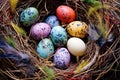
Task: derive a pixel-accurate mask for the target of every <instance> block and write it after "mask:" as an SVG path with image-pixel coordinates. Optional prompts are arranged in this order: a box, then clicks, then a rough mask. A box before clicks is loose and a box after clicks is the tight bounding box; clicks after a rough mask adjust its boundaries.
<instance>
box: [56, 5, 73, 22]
mask: <svg viewBox="0 0 120 80" xmlns="http://www.w3.org/2000/svg"><path fill="white" fill-rule="evenodd" d="M56 15H57V17H58V19H59V20H60V21H62V22H64V23H69V22H72V21H74V19H75V11H74V10H73V9H72V8H71V7H69V6H66V5H60V6H59V7H58V8H57V9H56Z"/></svg>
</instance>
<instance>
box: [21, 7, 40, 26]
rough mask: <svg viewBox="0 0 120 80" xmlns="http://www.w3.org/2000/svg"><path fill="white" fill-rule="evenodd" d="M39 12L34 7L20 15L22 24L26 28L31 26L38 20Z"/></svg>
mask: <svg viewBox="0 0 120 80" xmlns="http://www.w3.org/2000/svg"><path fill="white" fill-rule="evenodd" d="M38 16H39V12H38V10H37V9H36V8H34V7H29V8H26V9H24V10H23V11H22V12H21V14H20V22H21V23H22V24H23V25H24V26H30V25H32V24H33V23H35V21H36V20H37V18H38Z"/></svg>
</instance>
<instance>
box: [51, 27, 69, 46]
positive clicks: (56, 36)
mask: <svg viewBox="0 0 120 80" xmlns="http://www.w3.org/2000/svg"><path fill="white" fill-rule="evenodd" d="M50 37H51V39H52V41H53V43H54V45H55V46H64V45H65V44H66V43H67V32H66V30H65V29H64V28H63V27H61V26H55V27H53V28H52V30H51V33H50Z"/></svg>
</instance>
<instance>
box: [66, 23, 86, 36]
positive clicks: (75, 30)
mask: <svg viewBox="0 0 120 80" xmlns="http://www.w3.org/2000/svg"><path fill="white" fill-rule="evenodd" d="M87 30H88V25H87V24H86V23H84V22H81V21H73V22H71V23H69V24H68V26H67V32H68V34H69V35H70V36H74V37H79V38H84V37H86V35H87Z"/></svg>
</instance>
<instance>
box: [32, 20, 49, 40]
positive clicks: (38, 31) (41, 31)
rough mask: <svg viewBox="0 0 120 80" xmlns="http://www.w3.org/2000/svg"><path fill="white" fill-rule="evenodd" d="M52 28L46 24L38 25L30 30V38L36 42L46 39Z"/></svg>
mask: <svg viewBox="0 0 120 80" xmlns="http://www.w3.org/2000/svg"><path fill="white" fill-rule="evenodd" d="M50 31H51V27H50V26H49V25H48V24H47V23H44V22H40V23H36V24H35V25H33V26H32V27H31V29H30V36H31V37H33V38H34V39H35V40H40V39H43V38H45V37H48V35H49V34H50Z"/></svg>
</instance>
